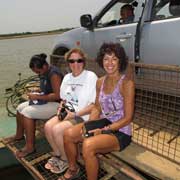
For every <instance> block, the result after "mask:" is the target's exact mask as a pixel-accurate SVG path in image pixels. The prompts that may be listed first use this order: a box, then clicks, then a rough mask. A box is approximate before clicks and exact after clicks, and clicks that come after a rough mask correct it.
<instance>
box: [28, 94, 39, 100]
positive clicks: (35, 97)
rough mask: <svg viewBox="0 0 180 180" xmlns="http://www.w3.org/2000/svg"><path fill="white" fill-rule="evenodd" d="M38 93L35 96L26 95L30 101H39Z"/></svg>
mask: <svg viewBox="0 0 180 180" xmlns="http://www.w3.org/2000/svg"><path fill="white" fill-rule="evenodd" d="M39 96H40V95H39V93H37V94H35V93H27V97H28V98H29V99H30V100H37V99H39Z"/></svg>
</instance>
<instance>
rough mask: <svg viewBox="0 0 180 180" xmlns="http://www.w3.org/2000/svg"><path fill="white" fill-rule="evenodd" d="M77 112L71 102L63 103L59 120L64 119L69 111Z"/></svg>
mask: <svg viewBox="0 0 180 180" xmlns="http://www.w3.org/2000/svg"><path fill="white" fill-rule="evenodd" d="M66 110H68V111H71V112H75V109H74V107H73V105H72V104H71V103H67V104H65V103H63V104H62V108H61V111H60V112H59V115H58V118H59V120H63V119H64V118H65V117H66V116H67V111H66Z"/></svg>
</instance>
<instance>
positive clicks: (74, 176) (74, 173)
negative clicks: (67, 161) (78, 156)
mask: <svg viewBox="0 0 180 180" xmlns="http://www.w3.org/2000/svg"><path fill="white" fill-rule="evenodd" d="M66 173H68V174H69V175H71V176H70V177H69V178H66V177H65V176H64V175H65V174H66ZM65 174H64V175H62V176H60V177H59V178H58V180H73V179H77V178H79V177H80V176H81V171H80V168H79V167H78V168H77V169H76V170H71V169H68V170H67V171H66V172H65Z"/></svg>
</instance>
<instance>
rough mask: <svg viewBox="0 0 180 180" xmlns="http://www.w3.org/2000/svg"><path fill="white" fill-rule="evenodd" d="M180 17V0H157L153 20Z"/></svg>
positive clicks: (153, 10)
mask: <svg viewBox="0 0 180 180" xmlns="http://www.w3.org/2000/svg"><path fill="white" fill-rule="evenodd" d="M175 17H180V0H156V1H155V4H154V6H153V9H152V15H151V19H152V20H162V19H168V18H175Z"/></svg>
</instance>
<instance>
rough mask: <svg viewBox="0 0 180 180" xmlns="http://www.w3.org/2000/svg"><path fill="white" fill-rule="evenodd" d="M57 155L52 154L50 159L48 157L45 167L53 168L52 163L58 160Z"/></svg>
mask: <svg viewBox="0 0 180 180" xmlns="http://www.w3.org/2000/svg"><path fill="white" fill-rule="evenodd" d="M59 159H60V157H59V156H52V157H51V158H50V159H48V161H47V163H46V164H45V166H44V167H45V168H46V169H48V170H50V169H52V168H53V166H54V164H55V163H56V162H57V161H59Z"/></svg>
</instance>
